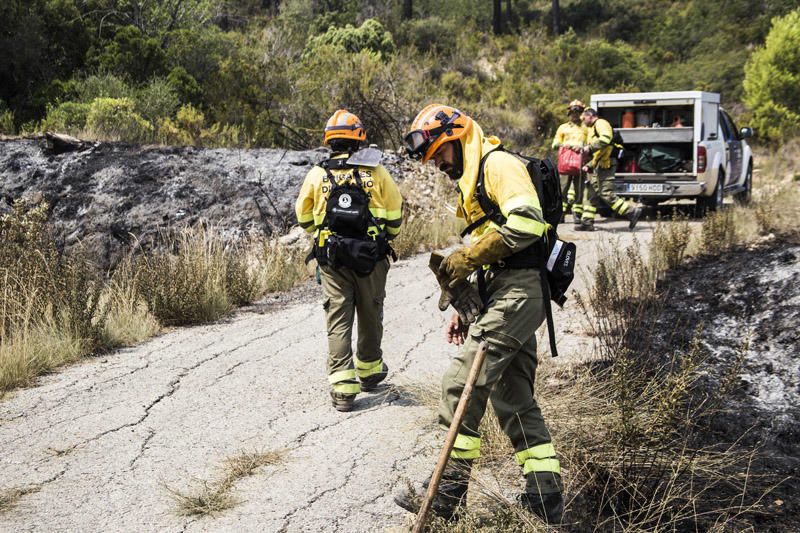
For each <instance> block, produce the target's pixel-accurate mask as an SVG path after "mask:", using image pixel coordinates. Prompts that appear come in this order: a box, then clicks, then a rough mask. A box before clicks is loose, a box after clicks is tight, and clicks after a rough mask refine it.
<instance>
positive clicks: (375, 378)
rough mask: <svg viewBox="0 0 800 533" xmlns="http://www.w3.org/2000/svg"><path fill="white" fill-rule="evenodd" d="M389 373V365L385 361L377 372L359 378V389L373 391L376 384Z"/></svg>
mask: <svg viewBox="0 0 800 533" xmlns="http://www.w3.org/2000/svg"><path fill="white" fill-rule="evenodd" d="M388 374H389V366H388V365H387V364H386V363H383V367H382V368H381V371H380V372H378V373H377V374H372V375H371V376H369V377H366V378H361V390H362V391H364V392H370V391H374V390H375V389H376V388H377V387H378V384H379V383H380V382H381V381H383V380H384V379H386V376H387V375H388Z"/></svg>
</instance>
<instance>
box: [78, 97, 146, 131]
mask: <svg viewBox="0 0 800 533" xmlns="http://www.w3.org/2000/svg"><path fill="white" fill-rule="evenodd" d="M135 108H136V104H135V102H134V101H133V100H131V99H130V98H96V99H95V100H94V101H92V103H91V104H90V106H89V112H88V114H87V115H86V130H87V133H88V134H89V135H90V136H92V137H95V138H97V139H103V140H108V141H115V140H125V141H139V140H144V139H146V138H148V137H149V136H150V134H151V132H152V130H153V127H152V126H151V125H150V124H149V123H148V122H147V121H146V120H145V119H143V118H142V117H141V116H140V115H139V114H137V113H136V111H135Z"/></svg>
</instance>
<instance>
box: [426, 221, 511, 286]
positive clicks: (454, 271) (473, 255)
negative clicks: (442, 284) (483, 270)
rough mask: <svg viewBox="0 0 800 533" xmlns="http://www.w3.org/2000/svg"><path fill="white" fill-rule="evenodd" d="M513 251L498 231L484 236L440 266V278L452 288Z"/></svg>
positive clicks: (452, 255) (450, 256)
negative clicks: (476, 271) (479, 269)
mask: <svg viewBox="0 0 800 533" xmlns="http://www.w3.org/2000/svg"><path fill="white" fill-rule="evenodd" d="M512 252H513V250H512V249H511V248H510V247H509V246H508V245H507V244H506V243H505V241H503V237H502V236H501V235H500V233H498V232H496V231H491V232H489V233H487V234H485V235H484V236H482V237H481V238H480V239H479V240H478V241H477V242H476V243H475V244H473V245H472V246H465V247H463V248H459V249H458V250H456V251H455V252H453V253H452V254H450V255H448V256H447V258H446V259H445V260H444V261H442V264H441V265H439V276H440V277H442V278H445V279H446V280H447V284H448V285H449V286H450V287H453V286H455V285H457V284H458V283H459V282H460V281H464V280H466V279H467V278H468V277H469V275H470V274H472V273H473V272H474V271H475V270H477V269H478V268H480V267H482V266H484V265H491V264H492V263H496V262H498V261H499V260H501V259H503V258H504V257H508V256H509V255H511V253H512Z"/></svg>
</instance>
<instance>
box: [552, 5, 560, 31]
mask: <svg viewBox="0 0 800 533" xmlns="http://www.w3.org/2000/svg"><path fill="white" fill-rule="evenodd" d="M558 19H559V13H558V0H553V35H558V34H559V33H560V28H559V20H558Z"/></svg>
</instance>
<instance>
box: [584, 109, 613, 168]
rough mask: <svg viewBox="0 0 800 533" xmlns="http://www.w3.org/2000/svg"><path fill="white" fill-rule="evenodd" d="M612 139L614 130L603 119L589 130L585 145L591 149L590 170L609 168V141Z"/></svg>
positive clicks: (611, 148) (610, 147) (610, 148)
mask: <svg viewBox="0 0 800 533" xmlns="http://www.w3.org/2000/svg"><path fill="white" fill-rule="evenodd" d="M613 138H614V128H612V127H611V124H610V123H609V122H608V121H607V120H606V119H604V118H599V117H598V119H597V120H596V121H595V123H594V125H593V126H591V127H590V128H589V137H588V138H587V140H586V144H588V145H589V146H591V147H592V161H591V163H590V164H589V166H590V167H592V168H611V151H612V150H613V146H612V145H611V139H613Z"/></svg>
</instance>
